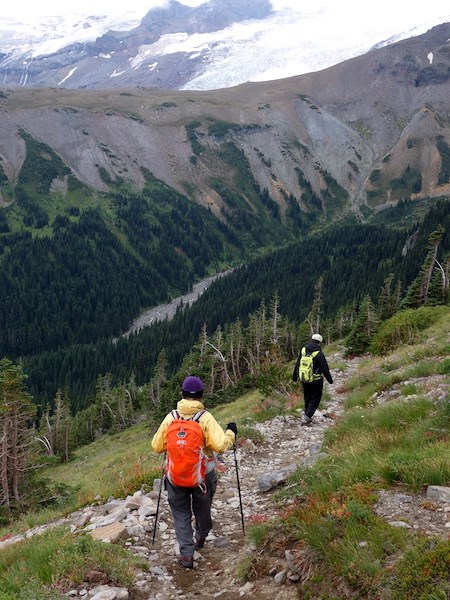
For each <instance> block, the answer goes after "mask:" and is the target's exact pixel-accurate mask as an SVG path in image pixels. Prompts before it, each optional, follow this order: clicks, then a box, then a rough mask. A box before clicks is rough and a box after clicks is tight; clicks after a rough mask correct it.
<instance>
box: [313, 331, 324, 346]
mask: <svg viewBox="0 0 450 600" xmlns="http://www.w3.org/2000/svg"><path fill="white" fill-rule="evenodd" d="M311 339H312V340H316V342H319V344H321V343H322V342H323V337H322V336H321V335H320V333H313V334H312V336H311Z"/></svg>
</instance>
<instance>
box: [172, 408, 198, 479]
mask: <svg viewBox="0 0 450 600" xmlns="http://www.w3.org/2000/svg"><path fill="white" fill-rule="evenodd" d="M205 412H206V411H205V410H200V411H198V412H197V413H196V414H195V415H194V416H193V417H192V418H191V419H183V418H182V417H181V416H180V413H179V412H178V411H177V410H173V411H172V417H173V421H172V422H171V423H170V425H169V427H168V428H167V432H166V453H167V454H166V465H165V471H166V477H167V479H168V480H169V481H170V483H171V484H172V485H175V486H179V487H197V486H200V487H204V485H205V475H206V456H205V454H204V453H203V448H204V445H205V444H204V439H203V431H202V428H201V427H200V425H199V420H200V418H201V416H202V415H203V413H205Z"/></svg>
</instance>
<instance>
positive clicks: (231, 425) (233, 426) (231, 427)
mask: <svg viewBox="0 0 450 600" xmlns="http://www.w3.org/2000/svg"><path fill="white" fill-rule="evenodd" d="M227 429H229V430H230V431H232V432H233V433H234V435H237V425H236V423H228V425H227Z"/></svg>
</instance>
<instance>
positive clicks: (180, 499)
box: [152, 376, 237, 569]
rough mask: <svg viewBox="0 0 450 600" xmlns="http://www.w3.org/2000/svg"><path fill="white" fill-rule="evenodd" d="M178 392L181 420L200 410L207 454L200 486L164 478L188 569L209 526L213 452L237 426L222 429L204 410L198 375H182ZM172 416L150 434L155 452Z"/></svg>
mask: <svg viewBox="0 0 450 600" xmlns="http://www.w3.org/2000/svg"><path fill="white" fill-rule="evenodd" d="M181 393H182V399H181V400H180V401H179V402H178V403H177V412H178V414H179V415H180V416H181V417H182V418H183V419H192V417H194V416H195V415H197V414H199V413H200V411H204V412H202V413H201V414H200V417H199V419H198V423H199V425H200V427H201V430H202V432H203V440H204V452H205V454H206V456H207V457H208V460H207V463H206V471H207V472H206V478H205V485H204V486H196V487H181V486H175V485H172V483H171V482H170V481H169V480H168V478H167V477H166V478H165V480H164V485H165V487H166V490H167V497H168V500H169V506H170V509H171V511H172V517H173V521H174V526H175V534H176V537H177V541H178V544H179V546H180V556H179V558H178V562H179V563H180V564H181V565H182V566H183V567H185V568H190V569H192V568H193V566H194V551H195V550H198V549H200V548H203V546H204V544H205V539H206V536H207V535H208V533H209V532H210V530H211V528H212V519H211V503H212V500H213V496H214V494H215V491H216V487H217V475H216V472H215V466H216V463H215V454H214V453H216V452H225V451H226V450H229V449H230V448H232V447H233V444H234V442H235V439H236V435H237V426H236V423H228V425H227V426H226V429H225V431H224V430H223V429H222V427H221V426H220V425H219V423H218V422H217V421H216V419H215V418H214V417H213V415H212V414H211V413H210V412H208V411H207V410H205V407H204V405H203V403H202V401H201V399H202V397H203V382H202V380H201V379H200V378H199V377H194V376H189V377H186V379H185V380H184V381H183V384H182V387H181ZM174 418H175V417H174V414H173V411H172V412H170V413H169V414H168V415H166V417H165V418H164V420H163V421H162V423H161V425H160V426H159V428H158V430H157V432H156V433H155V435H154V436H153V439H152V448H153V450H154V451H155V452H158V453H162V452H165V451H166V435H167V430H168V428H169V425H170V424H171V422H172V421H173V420H174ZM192 513H194V517H195V541H194V536H193V531H192Z"/></svg>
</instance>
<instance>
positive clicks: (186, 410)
mask: <svg viewBox="0 0 450 600" xmlns="http://www.w3.org/2000/svg"><path fill="white" fill-rule="evenodd" d="M204 409H205V407H204V405H203V404H202V403H201V402H200V400H192V399H189V400H187V399H186V398H182V399H181V400H180V401H179V402H178V404H177V411H178V412H179V413H180V416H181V417H183V418H184V419H189V418H191V417H193V416H194V415H195V413H197V412H198V411H199V410H204ZM172 421H173V417H172V413H169V414H168V415H166V417H165V418H164V420H163V421H162V423H161V425H160V426H159V427H158V430H157V432H156V433H155V435H154V436H153V439H152V448H153V450H154V451H155V452H158V454H161V453H162V452H164V451H165V449H166V431H167V428H168V427H169V424H170V423H171V422H172ZM199 425H200V427H201V428H202V430H203V437H204V440H205V454H207V455H208V456H212V455H213V452H225V451H226V450H229V449H230V448H232V447H233V444H234V441H235V435H234V433H233V432H232V431H231V430H230V429H227V430H226V431H224V430H223V429H222V427H221V426H220V425H219V423H218V422H217V421H216V419H215V418H214V417H213V415H212V414H211V413H210V412H208V411H206V412H205V413H204V414H203V415H202V416H201V418H200V421H199Z"/></svg>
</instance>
